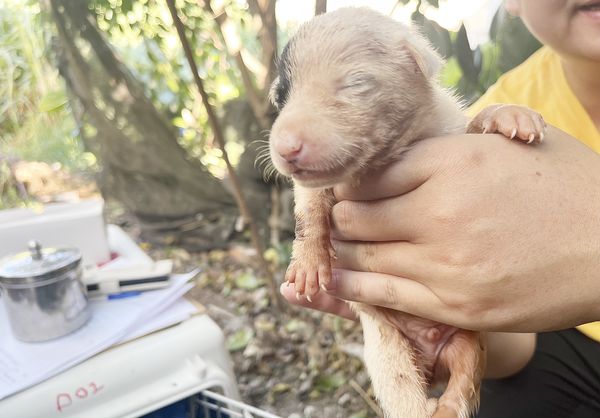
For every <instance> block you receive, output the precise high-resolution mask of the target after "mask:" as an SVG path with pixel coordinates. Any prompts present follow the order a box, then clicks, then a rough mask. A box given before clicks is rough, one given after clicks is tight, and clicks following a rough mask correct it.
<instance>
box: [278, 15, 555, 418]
mask: <svg viewBox="0 0 600 418" xmlns="http://www.w3.org/2000/svg"><path fill="white" fill-rule="evenodd" d="M440 66H441V60H440V59H439V57H438V56H437V55H436V54H435V53H434V52H433V51H432V50H431V48H430V47H429V46H428V45H427V43H426V42H425V41H424V40H423V39H422V38H421V37H420V36H419V35H418V34H416V33H413V32H411V31H410V30H409V29H408V28H407V27H405V26H403V25H402V24H400V23H398V22H396V21H394V20H392V19H390V18H388V17H385V16H383V15H381V14H379V13H377V12H374V11H372V10H370V9H366V8H359V9H357V8H345V9H339V10H337V11H335V12H332V13H327V14H325V15H321V16H319V17H316V18H315V19H313V20H312V21H310V22H308V23H307V24H305V25H304V26H302V27H301V28H300V29H299V30H298V32H297V33H296V34H295V36H294V37H293V38H292V39H291V40H290V42H289V43H288V45H287V46H286V47H285V49H284V50H283V53H282V56H281V59H280V62H279V76H278V78H277V79H276V80H275V82H274V83H273V86H272V89H271V99H272V101H273V103H274V104H275V105H276V106H277V108H278V109H279V111H280V113H279V116H278V118H277V120H276V121H275V123H274V125H273V129H272V131H271V137H270V154H271V159H272V162H273V164H274V166H275V168H276V169H277V170H278V171H279V172H281V173H282V174H284V175H286V176H290V177H291V178H292V179H293V181H294V195H295V201H296V207H295V216H296V239H295V241H294V245H293V252H292V262H291V264H290V266H289V268H288V270H287V272H286V280H287V281H288V283H292V284H294V286H295V288H296V292H297V296H298V297H302V296H306V297H307V298H308V299H309V300H311V299H310V298H311V297H312V296H313V295H315V294H316V293H317V292H318V291H319V287H320V286H321V287H327V285H328V284H329V282H330V280H331V259H332V258H334V257H335V254H334V253H333V250H332V248H331V245H330V239H329V233H330V227H329V214H330V212H331V208H332V206H333V204H334V197H333V193H332V189H331V187H332V186H334V185H335V184H338V183H344V182H350V183H356V182H358V181H360V178H361V177H363V176H365V175H368V172H369V171H370V170H374V169H377V168H380V167H382V166H385V165H387V164H389V163H391V162H393V161H396V160H398V159H400V158H401V156H402V154H403V153H404V152H406V151H407V150H408V149H409V148H410V146H411V145H412V144H414V143H415V142H417V141H419V140H421V139H424V138H427V137H433V136H441V135H445V134H457V133H465V132H477V133H481V132H500V133H503V134H504V135H506V136H508V137H511V138H512V137H515V138H517V139H520V140H523V141H526V142H531V141H534V140H535V141H537V142H539V141H541V139H542V138H543V130H544V126H545V125H544V123H543V120H542V119H541V117H539V115H538V114H537V113H535V112H533V111H531V110H529V109H526V108H523V107H518V106H493V107H490V108H487V109H486V110H484V111H483V112H482V113H481V114H480V115H478V116H477V117H476V118H474V119H473V121H471V122H470V123H468V121H467V119H466V118H465V116H464V115H463V113H462V111H461V108H460V106H459V105H458V103H457V102H456V101H455V99H454V98H453V97H452V96H451V95H450V94H448V92H446V91H445V90H444V89H442V88H441V87H440V86H439V85H438V84H437V83H436V81H435V75H436V73H437V71H438V69H439V67H440ZM350 305H351V307H352V308H353V310H354V311H355V312H356V314H357V316H358V317H359V318H360V320H361V323H362V326H363V332H364V340H365V352H364V357H365V363H366V365H367V369H368V371H369V374H370V376H371V380H372V382H373V387H374V390H375V394H376V396H377V398H378V400H379V402H380V404H381V407H382V408H383V410H384V411H385V413H386V416H388V417H391V418H401V417H402V418H406V417H416V418H420V417H426V418H429V417H432V416H433V417H435V418H442V417H457V418H458V417H459V418H467V417H469V416H470V415H471V414H472V413H473V412H474V411H475V410H476V409H477V406H478V402H479V385H480V382H481V378H482V375H483V371H484V369H485V351H484V347H483V339H482V336H481V335H480V334H479V333H476V332H471V331H466V330H459V329H456V328H454V327H450V326H447V325H444V324H439V323H435V322H433V321H429V320H426V319H422V318H417V317H414V316H412V315H409V314H403V315H398V313H397V312H394V314H393V315H392V314H390V311H389V310H387V309H385V308H379V307H373V306H368V305H364V304H359V303H351V304H350ZM438 382H442V383H446V382H447V386H446V388H445V391H444V393H443V395H442V396H441V397H440V398H439V399H436V398H433V397H429V395H428V394H429V390H430V389H431V388H432V387H433V386H434V385H436V384H438Z"/></svg>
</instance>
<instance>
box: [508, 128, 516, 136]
mask: <svg viewBox="0 0 600 418" xmlns="http://www.w3.org/2000/svg"><path fill="white" fill-rule="evenodd" d="M516 135H517V128H514V129H513V130H512V133H511V134H510V139H513V138H514V137H515V136H516Z"/></svg>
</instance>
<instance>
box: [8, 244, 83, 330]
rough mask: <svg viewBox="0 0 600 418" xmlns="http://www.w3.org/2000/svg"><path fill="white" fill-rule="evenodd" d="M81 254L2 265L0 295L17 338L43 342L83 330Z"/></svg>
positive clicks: (41, 255)
mask: <svg viewBox="0 0 600 418" xmlns="http://www.w3.org/2000/svg"><path fill="white" fill-rule="evenodd" d="M81 271H82V267H81V253H80V251H79V250H77V249H75V248H44V249H42V248H41V246H40V244H39V243H37V242H35V241H32V242H31V243H30V244H29V251H27V252H24V253H20V254H17V255H14V256H9V257H6V258H4V259H2V260H0V289H1V290H2V298H3V299H4V305H5V306H6V309H7V311H8V318H9V321H10V325H11V328H12V330H13V333H14V336H15V337H16V338H18V339H19V340H21V341H25V342H40V341H46V340H51V339H53V338H58V337H61V336H63V335H66V334H68V333H70V332H72V331H75V330H76V329H78V328H80V327H81V326H82V325H83V324H85V322H86V321H87V320H88V319H89V317H90V309H89V306H88V300H87V294H86V289H85V286H84V284H83V282H82V280H81Z"/></svg>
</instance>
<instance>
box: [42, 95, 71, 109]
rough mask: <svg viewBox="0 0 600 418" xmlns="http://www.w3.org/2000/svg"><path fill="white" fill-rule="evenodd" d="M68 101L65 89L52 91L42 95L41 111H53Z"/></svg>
mask: <svg viewBox="0 0 600 418" xmlns="http://www.w3.org/2000/svg"><path fill="white" fill-rule="evenodd" d="M68 101H69V99H68V98H67V94H66V93H65V91H64V90H56V91H51V92H49V93H46V94H45V95H44V97H42V99H41V100H40V104H39V109H40V111H41V112H51V111H53V110H58V109H60V108H62V107H63V106H64V105H65V104H66V103H67V102H68Z"/></svg>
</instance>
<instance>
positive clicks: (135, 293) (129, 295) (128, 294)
mask: <svg viewBox="0 0 600 418" xmlns="http://www.w3.org/2000/svg"><path fill="white" fill-rule="evenodd" d="M141 294H142V292H140V291H139V290H130V291H129V292H121V293H113V294H110V295H108V297H107V299H108V300H116V299H125V298H132V297H134V296H139V295H141Z"/></svg>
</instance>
